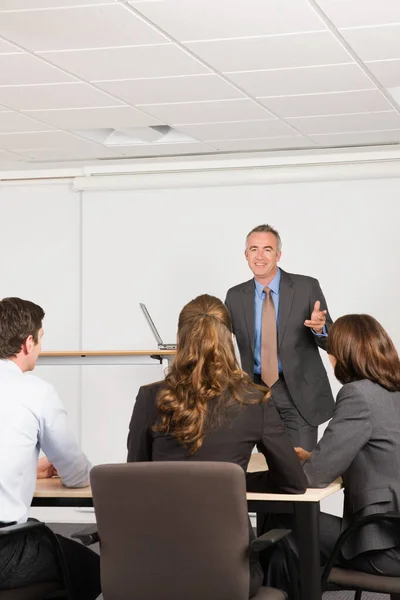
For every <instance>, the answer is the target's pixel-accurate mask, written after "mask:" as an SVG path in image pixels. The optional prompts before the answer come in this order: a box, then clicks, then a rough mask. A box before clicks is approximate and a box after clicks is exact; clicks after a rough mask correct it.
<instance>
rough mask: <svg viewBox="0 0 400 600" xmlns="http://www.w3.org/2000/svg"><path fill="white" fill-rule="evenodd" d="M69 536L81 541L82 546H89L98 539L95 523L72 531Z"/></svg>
mask: <svg viewBox="0 0 400 600" xmlns="http://www.w3.org/2000/svg"><path fill="white" fill-rule="evenodd" d="M71 537H72V538H74V539H76V540H79V541H81V542H82V544H83V545H84V546H90V545H91V544H96V542H99V541H100V538H99V534H98V533H97V525H90V526H89V527H85V529H81V530H80V531H77V532H76V533H73V534H72V535H71Z"/></svg>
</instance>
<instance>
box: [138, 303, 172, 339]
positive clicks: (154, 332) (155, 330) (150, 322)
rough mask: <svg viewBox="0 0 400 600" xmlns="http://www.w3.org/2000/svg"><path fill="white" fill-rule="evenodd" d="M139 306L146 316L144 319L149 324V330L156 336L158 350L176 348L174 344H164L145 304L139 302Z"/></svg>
mask: <svg viewBox="0 0 400 600" xmlns="http://www.w3.org/2000/svg"><path fill="white" fill-rule="evenodd" d="M140 308H141V309H142V311H143V314H144V316H145V317H146V321H147V322H148V324H149V327H150V329H151V331H152V332H153V335H154V337H155V338H156V341H157V345H158V349H159V350H176V344H165V343H164V342H163V341H162V339H161V336H160V334H159V333H158V329H157V327H156V326H155V325H154V322H153V319H152V318H151V316H150V313H149V311H148V310H147V308H146V305H145V304H142V303H140Z"/></svg>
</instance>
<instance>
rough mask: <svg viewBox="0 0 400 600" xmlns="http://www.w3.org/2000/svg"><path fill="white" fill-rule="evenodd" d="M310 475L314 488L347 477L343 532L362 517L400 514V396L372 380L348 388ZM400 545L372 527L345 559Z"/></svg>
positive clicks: (399, 537)
mask: <svg viewBox="0 0 400 600" xmlns="http://www.w3.org/2000/svg"><path fill="white" fill-rule="evenodd" d="M304 471H305V474H306V476H307V479H308V482H309V485H310V486H311V487H325V486H326V485H328V484H329V483H331V482H332V481H334V480H335V479H336V478H337V477H339V476H340V475H341V476H342V477H343V482H344V486H345V499H344V513H343V521H342V528H343V529H345V528H346V527H348V526H349V525H350V524H351V523H352V521H354V520H355V519H357V518H359V517H364V516H366V515H370V514H373V513H381V512H387V511H390V510H396V511H398V510H400V392H388V391H387V390H385V389H384V388H382V387H381V386H380V385H378V384H377V383H372V381H369V380H367V379H364V380H362V381H356V382H354V383H348V384H346V385H344V386H343V387H342V389H341V390H340V392H339V394H338V396H337V400H336V406H335V410H334V413H333V417H332V420H331V422H330V423H329V425H328V427H327V429H326V430H325V433H324V435H323V437H322V438H321V440H320V442H319V444H318V446H317V447H316V449H315V450H314V451H313V453H312V456H311V458H310V460H308V461H307V462H306V463H305V464H304ZM399 544H400V532H395V531H394V529H393V527H386V526H384V525H367V526H366V527H364V528H363V529H361V530H360V532H359V533H358V534H357V535H356V537H355V538H353V540H350V541H349V542H348V543H347V544H345V546H344V548H343V556H344V557H345V558H347V559H350V558H353V557H354V556H356V555H358V554H360V553H361V552H366V551H368V550H383V549H386V548H393V547H394V546H397V545H399Z"/></svg>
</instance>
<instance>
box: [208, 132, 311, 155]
mask: <svg viewBox="0 0 400 600" xmlns="http://www.w3.org/2000/svg"><path fill="white" fill-rule="evenodd" d="M210 144H211V145H212V146H213V147H214V148H216V149H217V150H222V151H226V152H229V151H236V152H238V151H246V150H249V151H251V150H287V149H291V148H309V147H310V146H313V143H312V142H310V141H309V140H307V139H306V138H304V137H303V136H301V135H298V136H296V137H282V138H265V139H263V138H260V139H248V140H218V141H214V142H210Z"/></svg>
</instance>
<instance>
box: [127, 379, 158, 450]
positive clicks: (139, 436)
mask: <svg viewBox="0 0 400 600" xmlns="http://www.w3.org/2000/svg"><path fill="white" fill-rule="evenodd" d="M150 389H151V388H150V387H149V386H142V387H141V388H140V389H139V392H138V395H137V397H136V402H135V406H134V407H133V413H132V417H131V422H130V424H129V434H128V442H127V445H128V458H127V462H141V461H151V459H152V452H151V449H152V435H151V427H152V425H153V420H152V419H149V415H148V412H149V410H148V409H149V408H150V407H149V403H150V402H152V403H153V404H154V398H152V397H151V396H150V394H149V390H150ZM150 421H151V422H150Z"/></svg>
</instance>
